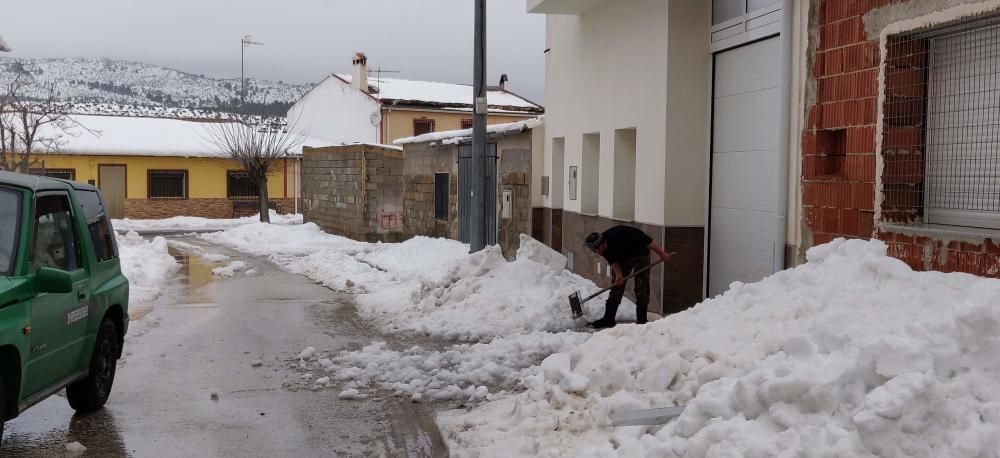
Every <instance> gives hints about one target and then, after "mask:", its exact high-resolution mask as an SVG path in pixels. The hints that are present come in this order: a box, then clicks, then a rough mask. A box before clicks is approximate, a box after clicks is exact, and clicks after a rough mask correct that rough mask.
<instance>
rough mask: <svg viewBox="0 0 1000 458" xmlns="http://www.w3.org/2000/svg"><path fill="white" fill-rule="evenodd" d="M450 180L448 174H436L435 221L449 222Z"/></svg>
mask: <svg viewBox="0 0 1000 458" xmlns="http://www.w3.org/2000/svg"><path fill="white" fill-rule="evenodd" d="M448 194H449V180H448V174H447V173H435V174H434V219H436V220H441V221H448Z"/></svg>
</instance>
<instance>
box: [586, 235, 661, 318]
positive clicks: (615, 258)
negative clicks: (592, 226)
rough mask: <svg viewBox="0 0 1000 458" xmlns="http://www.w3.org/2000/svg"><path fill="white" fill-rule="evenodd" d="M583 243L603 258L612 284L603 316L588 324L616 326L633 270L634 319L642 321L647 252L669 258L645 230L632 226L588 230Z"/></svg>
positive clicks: (646, 293)
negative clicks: (588, 232)
mask: <svg viewBox="0 0 1000 458" xmlns="http://www.w3.org/2000/svg"><path fill="white" fill-rule="evenodd" d="M584 244H585V245H587V248H590V251H593V252H594V254H596V255H598V256H602V257H604V259H605V260H606V261H608V265H610V266H611V270H612V271H613V272H614V278H613V281H614V287H613V288H611V294H610V295H608V300H607V302H605V303H604V317H602V318H601V319H599V320H597V321H592V322H590V323H589V324H587V326H590V327H593V328H597V329H601V328H610V327H613V326H614V325H615V314H617V313H618V305H620V304H621V302H622V297H623V296H624V295H625V285H626V284H627V283H628V276H629V275H632V273H633V272H636V275H635V277H634V279H635V280H634V282H633V286H632V288H633V290H634V291H635V322H636V323H639V324H645V323H646V319H647V318H646V312H647V307H648V306H649V270H650V269H649V267H650V265H649V252H650V250H652V251H653V252H654V253H656V255H657V256H659V257H660V260H662V261H663V262H667V261H669V260H670V255H669V254H667V252H665V251H663V247H661V246H660V244H658V243H656V242H654V241H653V239H651V238H649V236H648V235H646V233H645V232H642V231H641V230H639V229H636V228H634V227H631V226H615V227H612V228H611V229H608V230H606V231H604V232H594V233H591V234H590V235H588V236H587V239H586V240H585V241H584Z"/></svg>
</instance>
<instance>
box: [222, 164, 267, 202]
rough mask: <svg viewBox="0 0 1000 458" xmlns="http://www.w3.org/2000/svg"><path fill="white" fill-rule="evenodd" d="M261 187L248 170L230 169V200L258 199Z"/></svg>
mask: <svg viewBox="0 0 1000 458" xmlns="http://www.w3.org/2000/svg"><path fill="white" fill-rule="evenodd" d="M259 196H260V189H259V188H258V187H257V183H256V182H254V181H253V180H252V179H250V176H249V175H247V173H246V172H244V171H240V170H230V171H229V172H228V173H227V174H226V197H228V198H229V200H243V199H257V198H258V197H259Z"/></svg>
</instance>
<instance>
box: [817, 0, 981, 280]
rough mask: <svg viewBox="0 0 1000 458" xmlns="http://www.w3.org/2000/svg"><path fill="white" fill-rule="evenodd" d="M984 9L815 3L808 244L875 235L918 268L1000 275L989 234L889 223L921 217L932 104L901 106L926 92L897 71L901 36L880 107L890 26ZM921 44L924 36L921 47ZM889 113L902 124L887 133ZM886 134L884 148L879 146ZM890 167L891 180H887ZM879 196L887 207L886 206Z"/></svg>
mask: <svg viewBox="0 0 1000 458" xmlns="http://www.w3.org/2000/svg"><path fill="white" fill-rule="evenodd" d="M976 5H980V6H982V5H986V2H981V1H975V0H815V1H813V2H812V6H813V8H812V9H811V12H810V15H811V18H810V33H809V36H810V38H809V40H810V43H809V53H808V61H809V65H810V68H811V72H810V75H809V78H808V81H807V82H806V100H807V103H806V111H805V113H806V119H805V121H806V127H805V130H804V131H803V133H802V164H801V166H802V192H803V195H802V202H803V218H804V220H805V221H804V223H805V224H804V234H803V239H804V240H806V241H809V240H811V241H812V245H819V244H823V243H826V242H829V241H831V240H833V239H834V238H837V237H847V238H872V237H874V238H878V239H880V240H883V241H885V242H886V243H887V244H888V246H889V253H890V254H891V255H892V256H895V257H897V258H899V259H901V260H903V261H904V262H906V263H907V264H909V265H910V266H911V267H913V268H914V269H917V270H942V271H960V272H967V273H972V274H978V275H984V276H990V277H1000V247H998V246H1000V243H998V242H1000V241H998V240H997V239H996V238H990V237H989V235H988V234H983V235H981V236H976V235H972V236H963V237H960V238H961V240H955V237H954V236H950V235H944V234H935V233H934V232H933V231H930V232H928V231H926V230H914V231H909V230H905V229H899V228H898V226H893V227H894V228H893V229H886V228H885V226H884V224H886V223H892V224H894V225H898V224H913V223H918V222H919V206H920V205H921V203H920V202H919V201H915V200H914V197H913V196H917V195H919V192H918V191H919V189H920V187H921V184H922V175H923V169H922V167H921V166H920V164H921V163H922V161H921V160H920V158H921V157H922V153H923V151H922V146H921V140H919V139H916V140H915V139H914V138H915V135H919V133H920V130H921V128H922V126H921V125H920V123H922V122H923V121H922V119H921V118H922V116H921V115H922V111H921V112H920V113H916V112H914V113H909V112H910V111H913V110H917V111H920V110H922V109H923V108H922V102H921V103H914V104H910V105H905V104H892V102H893V100H894V99H896V98H899V97H902V96H907V97H911V98H912V97H914V96H917V97H919V96H920V94H910V93H906V91H907V90H912V88H919V87H921V84H920V83H921V81H920V80H915V79H914V75H913V74H911V73H912V72H907V71H905V69H902V68H897V67H899V63H900V59H904V58H905V56H894V55H893V54H892V52H893V51H892V50H894V49H899V48H894V47H893V46H892V44H893V42H892V40H893V37H892V35H889V34H888V33H887V34H886V35H887V43H886V45H887V49H890V52H889V55H888V56H886V59H885V60H886V61H888V62H889V64H887V65H888V66H887V68H885V69H884V70H885V74H886V75H887V77H886V78H885V84H884V86H883V87H882V90H884V92H885V94H884V96H885V97H884V98H885V100H886V101H888V102H887V104H886V105H884V109H883V111H881V112H880V106H879V103H880V94H879V90H880V86H879V74H880V71H881V70H883V69H881V68H880V65H882V61H883V59H882V56H881V55H880V48H881V43H880V41H881V36H882V34H883V31H885V30H892V31H894V32H895V31H898V28H899V27H901V25H900V24H903V21H908V20H913V19H919V21H916V22H914V23H915V24H916V23H918V24H920V25H922V26H933V25H934V24H935V23H941V24H943V23H946V22H950V21H956V20H961V19H962V16H961V15H962V14H971V13H969V12H968V11H972V10H973V9H975V8H977V6H976ZM994 8H995V7H994ZM960 10H961V11H960ZM962 11H966V12H965V13H963V12H962ZM950 12H954V14H952V13H950ZM989 13H990V12H989V11H979V12H978V13H975V14H989ZM949 14H952V17H949ZM919 45H920V43H919V42H914V46H919ZM909 51H913V50H909ZM909 51H907V52H909ZM909 54H920V53H919V52H909ZM909 54H908V55H909ZM904 64H905V62H904ZM899 110H904V112H900V111H899ZM880 113H884V114H883V116H884V117H885V118H884V119H889V118H891V119H892V121H886V122H883V123H882V124H883V126H882V130H881V131H880V132H879V131H878V130H877V128H878V126H879V119H878V117H879V115H880ZM907 113H909V114H910V115H912V116H910V115H907ZM879 136H881V138H879ZM879 140H881V150H879V149H878V147H877V146H876V145H878V144H879ZM880 166H881V167H880ZM880 170H881V171H882V172H881V176H877V174H878V173H879V171H880ZM876 202H881V203H882V205H881V206H880V207H879V208H876ZM880 224H882V225H883V226H882V227H883V228H882V229H880ZM807 245H808V243H807Z"/></svg>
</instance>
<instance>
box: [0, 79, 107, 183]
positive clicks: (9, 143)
mask: <svg viewBox="0 0 1000 458" xmlns="http://www.w3.org/2000/svg"><path fill="white" fill-rule="evenodd" d="M32 83H33V81H32V79H31V78H30V75H28V74H26V73H23V72H17V74H16V75H15V76H14V78H13V79H11V80H9V81H7V82H6V83H5V84H4V85H3V92H2V93H0V170H10V171H15V172H21V173H28V170H29V169H30V168H31V167H32V166H34V165H35V164H37V163H38V161H39V160H40V158H39V157H38V155H41V154H45V153H54V152H57V151H59V147H60V146H62V145H64V144H65V143H66V141H67V137H73V136H77V135H80V134H81V132H74V130H73V129H74V128H80V129H82V130H83V131H88V132H91V133H94V132H92V131H89V130H88V129H86V128H85V127H84V126H82V125H81V124H80V123H78V122H77V121H76V120H74V119H73V118H72V117H71V116H69V115H68V114H66V110H65V109H64V107H62V106H61V105H60V103H59V101H58V100H57V94H56V91H55V88H54V87H48V88H46V89H45V91H46V96H45V97H44V98H33V97H30V96H28V95H27V93H28V92H29V91H28V90H29V88H30V85H31V84H32Z"/></svg>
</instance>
